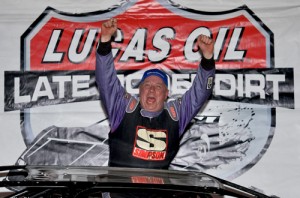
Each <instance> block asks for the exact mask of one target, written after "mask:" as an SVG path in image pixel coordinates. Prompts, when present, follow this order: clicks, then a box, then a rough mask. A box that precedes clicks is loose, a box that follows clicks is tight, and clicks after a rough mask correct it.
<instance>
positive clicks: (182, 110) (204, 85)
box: [177, 58, 215, 135]
mask: <svg viewBox="0 0 300 198" xmlns="http://www.w3.org/2000/svg"><path fill="white" fill-rule="evenodd" d="M214 76H215V62H214V60H213V59H210V60H207V59H204V58H203V59H202V61H201V64H200V66H199V68H198V70H197V75H196V77H195V79H194V81H193V84H192V86H191V88H190V89H189V90H188V91H187V92H186V93H185V94H184V95H183V96H182V99H181V102H179V101H178V102H177V105H178V111H179V134H180V135H182V134H183V132H184V131H185V127H186V126H187V125H188V124H189V122H190V121H191V120H192V119H193V118H194V117H195V116H196V115H197V113H198V112H199V110H200V109H201V107H202V106H203V105H204V103H205V102H206V100H207V99H208V97H209V96H210V95H211V93H212V83H213V78H214Z"/></svg>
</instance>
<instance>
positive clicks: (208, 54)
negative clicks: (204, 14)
mask: <svg viewBox="0 0 300 198" xmlns="http://www.w3.org/2000/svg"><path fill="white" fill-rule="evenodd" d="M214 44H215V42H214V40H213V39H211V38H210V37H208V36H205V35H203V34H201V35H200V36H199V37H198V39H197V45H198V46H199V48H200V51H201V53H202V55H203V56H204V57H205V58H206V59H211V58H212V57H213V54H214Z"/></svg>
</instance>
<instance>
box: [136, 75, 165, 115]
mask: <svg viewBox="0 0 300 198" xmlns="http://www.w3.org/2000/svg"><path fill="white" fill-rule="evenodd" d="M139 90H140V101H141V105H142V108H143V109H145V110H147V111H150V112H156V111H160V110H162V109H163V108H164V101H165V100H166V99H167V97H168V93H169V90H168V88H167V86H166V85H165V84H164V82H163V80H162V79H161V78H160V77H157V76H149V77H147V78H146V79H145V80H144V81H143V83H142V84H141V85H140V87H139Z"/></svg>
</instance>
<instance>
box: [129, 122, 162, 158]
mask: <svg viewBox="0 0 300 198" xmlns="http://www.w3.org/2000/svg"><path fill="white" fill-rule="evenodd" d="M167 137H168V132H167V130H159V129H148V128H145V127H143V126H137V128H136V136H135V141H134V147H133V151H132V156H133V157H136V158H140V159H143V160H164V159H165V158H166V154H167V144H168V142H167V140H168V138H167Z"/></svg>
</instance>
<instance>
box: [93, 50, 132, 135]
mask: <svg viewBox="0 0 300 198" xmlns="http://www.w3.org/2000/svg"><path fill="white" fill-rule="evenodd" d="M95 76H96V83H97V86H98V90H99V93H100V98H101V102H102V104H103V106H104V108H105V110H106V113H107V115H108V119H109V121H110V127H111V132H113V131H115V130H116V128H117V127H118V126H119V124H120V123H121V121H122V118H123V116H124V115H125V109H126V105H127V103H128V99H126V98H125V94H126V91H125V89H124V88H123V87H122V86H121V83H120V81H119V79H118V78H117V72H116V70H115V67H114V60H113V56H112V53H111V52H109V53H108V54H106V55H101V54H99V53H96V71H95Z"/></svg>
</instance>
